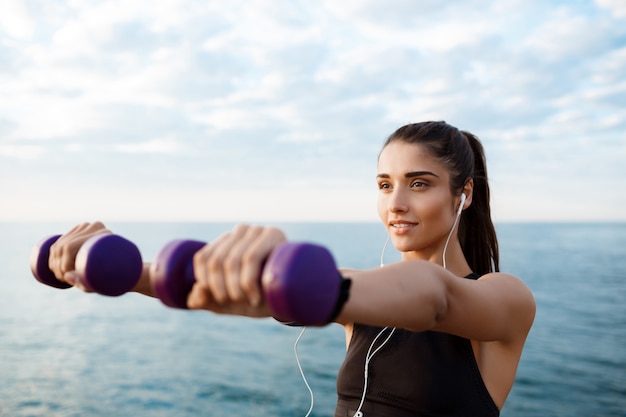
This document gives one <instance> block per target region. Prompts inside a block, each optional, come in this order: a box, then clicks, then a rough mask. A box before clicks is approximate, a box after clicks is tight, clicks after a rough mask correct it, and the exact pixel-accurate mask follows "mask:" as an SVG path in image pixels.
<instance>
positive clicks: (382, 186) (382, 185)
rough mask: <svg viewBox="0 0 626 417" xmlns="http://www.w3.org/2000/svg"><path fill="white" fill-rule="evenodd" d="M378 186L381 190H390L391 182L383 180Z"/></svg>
mask: <svg viewBox="0 0 626 417" xmlns="http://www.w3.org/2000/svg"><path fill="white" fill-rule="evenodd" d="M378 188H379V189H381V190H388V189H390V188H391V184H389V183H388V182H381V183H379V184H378Z"/></svg>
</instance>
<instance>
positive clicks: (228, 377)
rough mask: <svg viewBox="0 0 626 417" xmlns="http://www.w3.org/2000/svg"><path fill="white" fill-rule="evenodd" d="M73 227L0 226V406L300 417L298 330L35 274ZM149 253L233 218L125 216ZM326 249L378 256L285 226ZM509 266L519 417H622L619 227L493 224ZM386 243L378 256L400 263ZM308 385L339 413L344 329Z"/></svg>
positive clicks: (339, 229)
mask: <svg viewBox="0 0 626 417" xmlns="http://www.w3.org/2000/svg"><path fill="white" fill-rule="evenodd" d="M70 226H71V225H70V224H43V223H0V415H1V416H19V417H22V416H68V417H69V416H102V417H104V416H107V417H109V416H139V415H141V416H228V415H237V416H268V417H269V416H304V415H305V414H306V412H307V410H308V409H309V404H310V399H309V392H308V390H307V389H306V387H305V385H304V383H303V382H302V379H301V377H300V374H299V371H298V368H297V365H296V361H295V358H294V346H293V345H294V342H295V340H296V338H297V336H298V333H299V331H300V329H298V328H291V327H287V326H282V325H279V324H277V323H276V322H274V321H273V320H271V319H260V320H259V319H248V318H237V317H229V316H218V315H214V314H211V313H207V312H192V311H183V310H174V309H169V308H166V307H164V306H163V305H162V304H160V302H159V301H157V300H154V299H150V298H147V297H144V296H140V295H137V294H127V295H124V296H121V297H116V298H110V297H104V296H100V295H94V294H84V293H82V292H80V291H78V290H76V289H69V290H56V289H53V288H50V287H46V286H44V285H41V284H39V283H38V282H37V281H35V280H34V278H32V275H31V274H30V270H29V256H30V251H31V248H32V247H33V246H34V244H35V243H36V242H37V241H38V240H39V239H41V238H42V237H43V236H45V235H50V234H54V233H59V232H63V231H66V230H67V229H68V228H69V227H70ZM109 226H110V227H111V228H112V229H113V230H114V231H115V232H116V233H119V234H122V235H124V236H125V237H127V238H129V239H131V240H132V241H134V242H136V243H137V245H138V246H139V248H140V250H141V252H142V255H143V257H144V258H145V259H152V258H153V257H154V255H155V254H156V253H157V251H158V250H159V249H160V247H161V246H163V244H164V243H166V242H167V241H169V240H171V239H175V238H195V239H200V240H208V239H212V238H215V237H216V236H218V235H219V234H220V233H222V232H224V231H227V230H229V229H230V228H231V227H232V225H230V224H192V223H158V224H148V223H118V224H111V225H109ZM280 226H282V227H284V229H285V230H286V231H287V233H288V236H289V237H290V239H292V240H306V241H313V242H316V243H321V244H323V245H325V246H327V247H328V248H329V249H331V251H332V252H333V254H334V255H335V257H336V259H337V262H338V264H339V265H341V266H345V267H353V268H371V267H375V266H377V265H378V264H379V263H380V252H381V249H382V246H383V244H384V239H385V232H384V230H383V229H382V226H380V225H378V224H334V223H327V224H311V223H302V224H283V225H280ZM497 228H498V233H499V238H500V249H501V257H502V262H501V264H502V265H501V266H502V270H504V271H506V272H510V273H512V274H514V275H517V276H519V277H520V278H522V279H523V280H524V281H525V282H526V283H527V285H528V286H529V287H530V288H531V290H532V291H533V293H534V295H535V298H536V300H537V317H536V320H535V325H534V327H533V329H532V331H531V333H530V335H529V338H528V341H527V345H526V349H525V351H524V354H523V357H522V361H521V363H520V367H519V370H518V375H517V380H516V383H515V385H514V387H513V390H512V392H511V394H510V396H509V399H508V401H507V403H506V405H505V407H504V409H503V411H502V416H504V417H514V416H546V417H548V416H626V348H624V347H625V346H626V224H498V225H497ZM397 259H398V258H397V254H396V253H394V251H393V250H388V251H387V253H386V254H385V262H386V263H389V262H393V261H394V260H397ZM298 351H299V354H300V359H301V362H302V365H303V368H304V372H305V375H306V376H307V379H308V381H309V383H310V384H311V387H312V388H313V391H314V393H315V407H314V411H313V414H312V415H313V416H331V415H332V414H333V410H334V406H335V401H336V393H335V378H336V373H337V369H338V367H339V365H340V363H341V361H342V359H343V355H344V353H345V338H344V335H343V330H342V329H341V328H340V327H339V326H337V325H331V326H327V327H325V328H311V329H308V330H307V332H306V333H305V335H304V337H303V339H302V341H301V342H300V345H299V349H298Z"/></svg>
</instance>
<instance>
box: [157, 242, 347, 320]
mask: <svg viewBox="0 0 626 417" xmlns="http://www.w3.org/2000/svg"><path fill="white" fill-rule="evenodd" d="M204 245H205V243H204V242H199V241H194V240H174V241H172V242H170V243H168V244H167V245H166V246H164V247H163V249H161V251H160V252H159V253H158V254H157V256H156V258H155V261H154V263H153V264H152V266H151V273H150V275H151V284H152V289H153V291H154V293H155V295H156V296H157V297H158V298H159V299H160V300H161V301H162V302H163V303H164V304H165V305H167V306H169V307H174V308H187V296H188V294H189V292H190V291H191V288H192V286H193V284H194V283H195V277H194V271H193V255H194V254H195V253H196V252H197V251H198V250H199V249H200V248H202V247H203V246H204ZM259 280H260V282H261V287H262V291H263V296H264V299H265V302H266V303H267V305H268V307H269V308H270V310H271V311H272V314H273V315H274V317H275V318H277V319H278V320H280V321H283V322H296V323H299V324H303V325H323V324H326V323H328V322H329V321H330V320H331V319H332V318H334V316H335V315H336V314H338V313H339V311H338V310H339V309H340V308H341V306H342V305H343V302H345V299H346V298H347V288H346V285H345V284H344V282H345V280H344V279H343V277H342V276H341V275H340V274H339V272H338V271H337V267H336V265H335V261H334V259H333V257H332V255H331V254H330V252H329V251H328V250H327V249H326V248H324V247H322V246H318V245H314V244H310V243H285V244H283V245H281V246H279V247H277V248H276V249H275V250H274V251H273V252H272V253H271V254H270V256H269V258H268V259H267V261H266V263H265V265H264V268H263V273H262V275H261V277H259Z"/></svg>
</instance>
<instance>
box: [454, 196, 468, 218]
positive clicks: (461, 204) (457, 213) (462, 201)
mask: <svg viewBox="0 0 626 417" xmlns="http://www.w3.org/2000/svg"><path fill="white" fill-rule="evenodd" d="M466 198H467V197H465V193H462V194H461V202H460V203H459V210H458V211H457V212H456V215H457V216H458V215H460V214H461V212H462V211H463V204H465V199H466Z"/></svg>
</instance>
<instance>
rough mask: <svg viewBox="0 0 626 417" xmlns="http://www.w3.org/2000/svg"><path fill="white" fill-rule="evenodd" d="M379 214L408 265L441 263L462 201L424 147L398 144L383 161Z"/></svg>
mask: <svg viewBox="0 0 626 417" xmlns="http://www.w3.org/2000/svg"><path fill="white" fill-rule="evenodd" d="M377 182H378V188H379V194H378V214H379V216H380V219H381V220H382V222H383V224H384V225H385V227H386V228H387V231H388V233H389V236H390V237H391V241H392V242H393V245H394V246H395V247H396V249H398V250H399V251H401V252H403V258H404V259H415V258H418V259H427V260H432V261H436V260H437V259H438V257H440V256H441V253H442V252H443V247H444V245H445V241H446V238H447V237H448V233H449V232H450V230H451V228H452V225H453V223H454V218H455V214H456V208H457V206H458V204H459V201H460V199H459V198H453V196H452V193H451V191H450V176H449V172H448V170H447V168H446V167H445V166H444V165H442V164H441V163H439V162H438V161H436V160H435V159H433V158H431V157H430V156H428V155H427V154H426V153H424V152H423V151H422V147H421V146H420V145H415V144H409V143H406V142H402V141H396V142H392V143H390V144H389V145H387V146H386V147H385V148H384V149H383V150H382V152H381V154H380V157H379V159H378V175H377Z"/></svg>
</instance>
